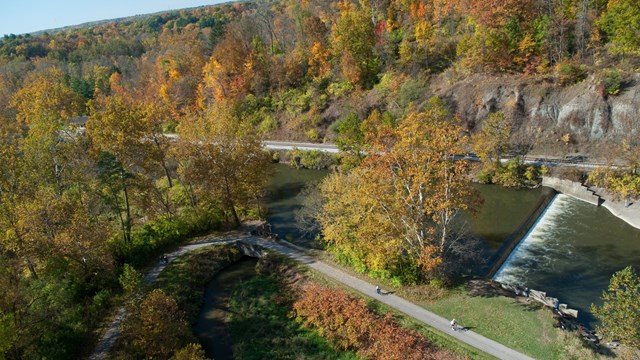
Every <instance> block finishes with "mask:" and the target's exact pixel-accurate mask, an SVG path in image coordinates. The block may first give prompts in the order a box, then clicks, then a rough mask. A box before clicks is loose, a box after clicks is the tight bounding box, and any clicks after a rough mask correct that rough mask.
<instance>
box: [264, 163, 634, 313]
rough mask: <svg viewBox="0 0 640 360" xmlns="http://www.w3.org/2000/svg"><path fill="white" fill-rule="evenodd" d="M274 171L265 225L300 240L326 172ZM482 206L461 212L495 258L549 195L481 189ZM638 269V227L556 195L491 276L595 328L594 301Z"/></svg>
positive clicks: (535, 191)
mask: <svg viewBox="0 0 640 360" xmlns="http://www.w3.org/2000/svg"><path fill="white" fill-rule="evenodd" d="M274 166H275V176H274V178H273V179H272V182H271V185H270V189H271V191H270V195H269V197H268V202H267V206H268V208H269V212H268V215H267V220H268V221H269V222H270V223H271V224H272V225H273V229H274V231H275V232H276V233H278V235H279V236H280V237H282V238H288V239H291V240H293V241H294V242H295V241H296V239H297V238H298V237H299V232H298V230H297V229H296V226H295V220H294V217H293V214H294V212H295V210H296V209H298V208H299V207H300V206H301V198H300V197H299V196H298V194H299V193H300V191H301V190H302V188H303V187H304V186H305V185H306V184H308V183H317V182H319V181H320V180H321V179H322V178H323V177H324V176H326V175H327V174H328V173H329V172H328V171H319V170H296V169H293V168H291V167H289V166H287V165H284V164H277V165H274ZM476 189H477V190H478V191H479V192H480V194H481V195H482V198H483V199H484V203H483V205H482V206H481V208H480V210H479V211H478V213H477V214H476V215H475V216H473V217H471V216H470V215H464V216H463V217H464V218H465V220H466V221H468V222H469V227H470V229H471V232H472V233H473V234H475V235H476V236H478V237H479V238H481V239H482V240H483V243H484V244H485V246H486V250H487V252H486V256H487V258H490V257H491V256H492V254H493V253H494V252H495V251H496V250H497V248H499V247H500V245H502V243H503V242H504V240H505V239H506V238H507V237H508V236H509V234H511V233H513V232H514V231H515V230H516V229H517V228H518V227H519V226H520V225H521V224H522V222H523V221H524V220H525V219H526V218H527V217H528V216H529V215H530V214H531V213H532V212H533V211H534V210H535V207H536V206H537V205H538V202H539V200H540V198H541V197H542V196H543V194H544V191H548V190H549V189H547V190H544V189H542V188H540V189H524V190H514V189H506V188H503V187H500V186H493V185H476ZM628 265H634V266H635V267H636V269H640V230H638V229H635V228H633V227H631V226H629V225H628V224H626V223H625V222H624V221H622V220H620V219H618V218H617V217H615V216H613V215H612V214H611V213H610V212H609V211H608V210H607V209H606V208H602V207H596V206H594V205H591V204H588V203H585V202H582V201H580V200H576V199H573V198H571V197H568V196H565V195H562V194H560V195H558V196H557V197H556V199H555V200H554V201H553V202H552V203H551V204H550V206H549V207H548V209H547V211H545V213H544V215H543V216H542V217H541V218H540V219H539V220H538V222H537V224H536V226H535V228H534V229H533V231H532V232H530V233H529V234H528V235H527V237H526V238H525V239H524V240H523V241H522V242H521V244H520V245H519V246H518V247H517V248H516V250H515V251H514V252H513V253H512V255H511V256H510V258H509V259H508V260H507V261H506V262H505V264H504V265H503V267H502V268H501V269H500V270H499V272H498V273H497V274H496V276H495V277H494V279H496V280H500V281H504V282H508V283H514V284H521V285H524V286H528V287H530V288H533V289H539V290H542V291H546V292H547V294H548V295H549V296H553V297H557V298H559V299H560V301H561V302H566V303H568V304H569V306H570V307H572V308H574V309H577V310H578V311H579V316H580V320H581V321H584V322H586V323H591V324H592V323H593V321H594V319H593V317H592V316H591V314H590V313H589V311H588V310H589V306H590V304H591V303H596V304H600V300H599V299H600V295H601V293H602V291H603V290H606V288H607V287H608V284H609V280H610V278H611V275H612V274H613V273H614V272H616V271H618V270H620V269H622V268H624V267H626V266H628Z"/></svg>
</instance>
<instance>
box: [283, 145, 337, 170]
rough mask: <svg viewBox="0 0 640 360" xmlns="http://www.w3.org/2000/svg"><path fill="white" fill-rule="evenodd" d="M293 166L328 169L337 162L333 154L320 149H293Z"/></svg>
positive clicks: (290, 155) (291, 157) (291, 154)
mask: <svg viewBox="0 0 640 360" xmlns="http://www.w3.org/2000/svg"><path fill="white" fill-rule="evenodd" d="M289 158H290V159H291V163H290V164H291V166H294V167H302V168H306V169H327V168H329V167H330V166H331V165H334V164H335V163H336V159H335V158H334V156H333V155H331V154H328V153H325V152H322V151H319V150H300V149H293V150H291V151H290V152H289Z"/></svg>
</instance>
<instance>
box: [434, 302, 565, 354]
mask: <svg viewBox="0 0 640 360" xmlns="http://www.w3.org/2000/svg"><path fill="white" fill-rule="evenodd" d="M425 307H426V308H427V309H428V310H431V311H433V312H435V313H436V314H438V315H441V316H443V317H445V318H447V319H453V318H455V319H456V320H457V321H458V323H459V324H460V325H462V326H464V327H467V328H469V329H471V330H473V331H474V332H476V333H478V334H481V335H484V336H486V337H488V338H490V339H493V340H495V341H497V342H499V343H501V344H504V345H506V346H508V347H511V348H513V349H516V350H518V351H520V352H523V353H525V354H527V355H529V356H532V357H534V358H536V359H559V358H560V355H561V354H562V353H563V350H562V349H563V345H562V344H560V343H559V339H560V338H561V336H560V333H561V330H559V329H557V328H554V327H553V324H554V319H553V317H552V314H551V312H550V311H548V310H547V309H543V308H542V305H539V304H538V303H534V302H531V303H521V302H519V301H517V300H516V299H513V298H508V297H503V296H494V297H480V296H469V295H468V294H466V292H464V291H462V290H460V291H452V292H451V293H450V294H449V296H447V297H444V298H441V299H439V300H436V301H434V302H433V303H431V304H428V305H426V306H425Z"/></svg>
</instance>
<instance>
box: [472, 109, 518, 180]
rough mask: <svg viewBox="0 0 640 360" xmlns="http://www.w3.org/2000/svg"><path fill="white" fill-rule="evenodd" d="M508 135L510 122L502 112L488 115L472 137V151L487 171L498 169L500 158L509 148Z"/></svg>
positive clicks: (509, 133)
mask: <svg viewBox="0 0 640 360" xmlns="http://www.w3.org/2000/svg"><path fill="white" fill-rule="evenodd" d="M510 135H511V120H510V119H507V117H506V116H505V115H504V114H503V113H502V112H496V113H491V114H489V116H488V117H487V118H486V119H485V120H484V121H483V122H482V127H481V128H480V131H479V132H478V133H477V134H476V135H475V136H474V137H473V143H474V144H473V149H474V151H475V153H476V154H477V155H478V157H480V159H481V160H482V162H483V163H484V164H485V167H486V168H487V169H488V170H489V171H492V170H496V169H497V168H498V167H500V158H501V157H502V154H504V152H505V151H507V149H508V147H509V137H510Z"/></svg>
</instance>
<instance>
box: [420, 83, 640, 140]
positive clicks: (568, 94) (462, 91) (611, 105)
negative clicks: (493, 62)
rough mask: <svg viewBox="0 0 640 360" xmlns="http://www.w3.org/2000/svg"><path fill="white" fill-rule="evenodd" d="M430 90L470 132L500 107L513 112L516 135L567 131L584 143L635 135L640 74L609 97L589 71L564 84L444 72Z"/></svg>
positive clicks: (638, 128) (638, 129) (637, 131)
mask: <svg viewBox="0 0 640 360" xmlns="http://www.w3.org/2000/svg"><path fill="white" fill-rule="evenodd" d="M431 92H432V93H433V94H434V95H437V96H439V97H441V98H442V99H444V100H445V101H446V102H447V103H448V105H449V106H450V107H451V109H452V110H453V112H454V113H457V114H459V115H460V116H461V117H462V119H463V120H465V121H466V123H467V126H468V129H469V130H471V131H472V130H473V129H474V128H475V127H477V126H478V125H479V124H481V123H482V121H483V120H484V119H485V118H486V117H487V115H488V114H489V113H491V112H495V111H502V112H504V113H505V114H507V115H509V116H512V117H513V119H514V132H515V133H520V134H529V133H534V132H538V133H539V132H542V133H543V134H546V135H549V134H550V133H553V134H562V133H571V134H572V135H573V136H574V137H575V139H579V140H582V141H589V142H591V141H598V140H604V139H615V138H617V137H619V136H620V135H621V134H627V135H630V134H640V122H638V121H636V116H637V114H638V112H639V110H640V74H633V75H630V76H628V79H627V80H626V81H625V82H624V83H623V84H622V87H621V90H620V93H619V94H617V95H614V96H608V95H606V94H605V91H604V87H603V85H602V84H601V80H599V79H597V78H596V77H594V76H590V77H588V78H587V79H586V80H584V81H581V82H579V83H577V84H574V85H571V86H566V87H563V86H559V85H557V84H554V83H553V82H552V81H551V80H549V79H543V78H530V77H517V76H513V75H502V76H489V75H483V74H478V75H473V76H471V77H468V78H466V79H464V80H460V81H451V80H450V76H449V77H448V75H447V74H443V75H441V76H439V77H437V78H435V79H433V81H432V82H431ZM558 138H559V136H558Z"/></svg>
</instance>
